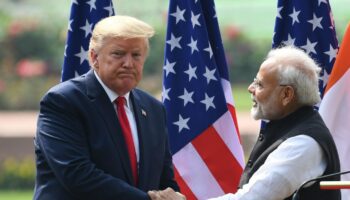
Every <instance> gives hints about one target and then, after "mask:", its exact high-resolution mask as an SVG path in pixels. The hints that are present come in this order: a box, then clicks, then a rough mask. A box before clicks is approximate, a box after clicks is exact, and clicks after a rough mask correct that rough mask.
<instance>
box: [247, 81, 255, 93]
mask: <svg viewBox="0 0 350 200" xmlns="http://www.w3.org/2000/svg"><path fill="white" fill-rule="evenodd" d="M254 91H255V83H254V82H252V83H251V84H250V85H249V86H248V92H249V93H251V94H253V93H254Z"/></svg>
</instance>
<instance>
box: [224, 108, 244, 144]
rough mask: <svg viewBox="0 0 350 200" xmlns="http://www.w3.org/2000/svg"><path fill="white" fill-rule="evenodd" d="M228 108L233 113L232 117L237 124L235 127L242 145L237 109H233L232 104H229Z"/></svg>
mask: <svg viewBox="0 0 350 200" xmlns="http://www.w3.org/2000/svg"><path fill="white" fill-rule="evenodd" d="M227 108H228V110H229V111H230V113H231V116H232V118H233V122H234V123H235V127H236V132H237V135H238V138H239V142H240V143H241V144H242V142H241V134H240V133H239V128H238V122H237V116H236V110H235V107H233V106H232V105H231V104H227Z"/></svg>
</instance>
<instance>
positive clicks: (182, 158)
mask: <svg viewBox="0 0 350 200" xmlns="http://www.w3.org/2000/svg"><path fill="white" fill-rule="evenodd" d="M173 162H174V165H175V167H176V169H177V170H178V172H179V174H180V176H181V177H182V179H183V180H184V181H185V182H186V184H187V185H188V187H189V188H190V189H191V191H192V192H193V193H194V195H195V196H196V197H197V199H208V198H211V197H216V196H220V195H223V194H224V191H223V190H222V189H221V187H220V185H219V184H218V183H217V181H216V180H215V178H214V177H213V175H212V174H211V172H210V171H209V169H208V167H207V165H206V164H205V163H204V162H203V160H202V158H201V157H200V155H199V154H198V152H197V151H196V149H195V148H194V147H193V145H192V143H188V144H187V145H186V146H185V147H184V148H182V149H181V150H180V151H178V152H177V153H176V154H175V155H173Z"/></svg>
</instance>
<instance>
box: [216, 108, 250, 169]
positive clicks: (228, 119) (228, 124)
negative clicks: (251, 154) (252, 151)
mask: <svg viewBox="0 0 350 200" xmlns="http://www.w3.org/2000/svg"><path fill="white" fill-rule="evenodd" d="M232 122H233V119H232V115H231V113H230V112H226V113H225V114H224V115H222V116H221V117H220V118H219V119H218V120H217V121H216V122H214V124H213V126H214V127H215V129H216V131H217V133H218V134H219V135H220V137H221V138H222V140H223V141H224V142H225V144H226V145H227V147H228V148H229V149H230V151H231V153H232V154H233V155H234V156H235V157H236V160H237V161H238V162H239V163H240V165H241V167H242V169H243V168H244V154H243V148H242V145H241V143H240V139H239V135H238V133H237V132H236V131H235V130H236V126H235V124H234V123H232ZM242 169H241V170H239V171H241V172H242V171H243V170H242ZM239 171H238V172H239Z"/></svg>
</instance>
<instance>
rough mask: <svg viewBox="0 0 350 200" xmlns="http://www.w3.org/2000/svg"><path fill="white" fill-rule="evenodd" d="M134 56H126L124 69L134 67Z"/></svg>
mask: <svg viewBox="0 0 350 200" xmlns="http://www.w3.org/2000/svg"><path fill="white" fill-rule="evenodd" d="M132 62H133V61H132V56H131V55H129V54H126V55H125V56H124V62H123V67H124V68H128V67H131V66H132Z"/></svg>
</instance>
